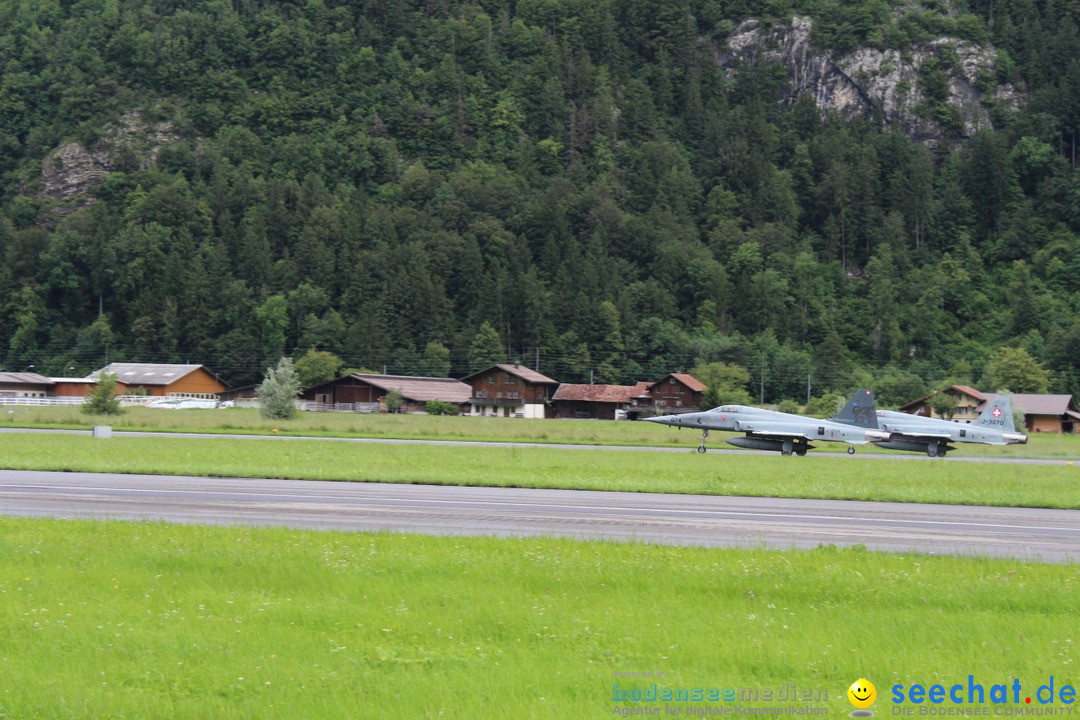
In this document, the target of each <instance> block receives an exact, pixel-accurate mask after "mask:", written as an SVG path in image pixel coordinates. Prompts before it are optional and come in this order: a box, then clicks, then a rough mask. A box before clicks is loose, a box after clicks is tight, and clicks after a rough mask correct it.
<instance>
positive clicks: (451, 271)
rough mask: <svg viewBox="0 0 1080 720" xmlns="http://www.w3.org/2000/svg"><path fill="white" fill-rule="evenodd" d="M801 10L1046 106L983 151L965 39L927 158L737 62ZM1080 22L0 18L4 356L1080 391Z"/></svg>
mask: <svg viewBox="0 0 1080 720" xmlns="http://www.w3.org/2000/svg"><path fill="white" fill-rule="evenodd" d="M795 15H800V16H806V17H809V18H810V19H811V20H812V21H813V35H812V40H813V43H814V46H815V47H816V48H817V49H818V50H819V51H821V52H822V53H828V52H831V53H833V54H834V55H835V54H839V53H845V52H850V51H852V50H853V49H856V48H860V47H871V48H874V47H876V48H887V47H892V48H900V49H903V48H905V47H908V46H909V45H910V44H911V43H914V42H926V41H929V40H932V39H934V38H938V37H949V38H955V39H956V40H957V41H958V42H972V43H979V44H980V45H981V46H984V47H987V48H992V52H993V57H994V62H993V65H992V67H988V68H986V69H985V71H986V74H987V78H986V79H987V82H989V83H997V82H1001V83H1005V82H1008V83H1010V84H1011V86H1012V87H1014V88H1016V90H1017V93H1018V95H1019V96H1020V97H1021V101H1020V102H1019V103H1018V107H1016V108H1003V107H997V108H993V112H991V117H992V118H993V127H992V128H984V129H982V130H979V131H978V132H975V133H971V134H968V133H964V132H963V131H962V127H960V126H958V125H957V123H956V122H950V116H949V107H948V104H947V102H946V98H945V94H944V92H943V91H942V88H943V87H944V83H946V82H947V81H948V79H949V77H950V73H951V72H953V70H954V69H953V68H951V67H950V63H949V59H948V54H947V53H945V54H943V56H942V57H943V59H942V60H941V61H940V62H938V61H936V60H935V62H934V63H933V64H924V65H923V71H922V75H921V76H920V80H919V85H920V89H921V90H922V91H923V92H924V94H925V95H926V96H927V97H928V98H930V99H931V101H932V102H931V103H929V104H927V105H926V107H925V108H924V110H925V112H926V113H928V116H934V117H937V118H938V119H939V120H940V121H941V124H942V127H943V128H944V130H943V135H942V137H941V138H940V139H938V140H936V141H932V142H917V141H915V140H914V139H911V138H909V137H908V136H907V135H905V134H904V133H903V131H902V129H900V128H897V127H895V126H893V125H891V124H889V123H887V122H885V121H884V120H883V119H882V117H880V116H879V115H875V114H874V113H867V114H865V115H863V116H860V117H855V118H840V117H838V116H837V115H835V114H833V113H830V112H828V111H822V110H821V109H820V108H819V107H818V106H817V104H816V103H815V101H814V99H813V98H812V97H809V96H807V95H803V96H802V97H799V98H798V99H794V100H785V99H784V98H785V86H786V84H787V83H788V82H789V78H788V74H787V72H786V71H785V70H784V68H783V67H782V66H781V65H779V64H778V63H776V62H766V61H761V62H743V63H741V64H739V65H738V66H737V67H734V68H732V67H722V66H721V65H720V64H719V63H718V62H717V61H716V58H717V55H718V53H720V52H721V50H722V49H723V48H724V46H725V43H726V40H727V37H728V35H729V34H730V33H731V32H732V30H733V29H734V28H735V27H736V26H737V25H738V24H739V23H740V22H741V21H742V20H745V19H747V18H750V17H757V18H759V19H760V20H761V22H762V23H765V24H766V25H768V24H770V23H778V22H783V21H788V20H790V19H791V18H792V17H793V16H795ZM1078 22H1080V2H1078V1H1077V0H1015V1H1013V2H1000V1H999V2H996V3H995V2H994V1H993V0H956V1H954V2H944V1H941V0H924V1H923V2H906V3H905V2H886V1H885V0H863V1H860V2H843V1H841V0H768V1H765V2H745V1H739V0H663V1H659V0H656V1H651V0H518V1H516V2H515V1H514V0H475V1H473V2H457V1H456V0H429V1H427V2H416V1H406V0H364V1H360V2H358V1H355V0H353V1H350V2H344V1H339V0H307V1H306V2H304V1H300V0H298V1H296V2H284V1H281V2H269V1H265V0H232V1H231V2H225V1H221V0H209V1H205V2H203V1H199V0H159V1H157V2H154V3H146V2H136V1H135V0H82V1H78V2H69V1H67V0H34V1H30V0H0V63H2V64H3V68H2V85H0V258H2V266H0V308H2V313H0V364H2V366H3V369H4V370H14V371H21V370H25V369H28V368H31V367H32V368H33V369H34V370H35V371H37V372H41V373H44V374H50V375H65V376H66V375H73V374H74V375H81V374H83V373H85V372H88V371H90V370H92V369H95V368H98V367H101V366H102V365H103V364H104V363H105V361H106V359H108V360H110V361H115V360H129V361H143V362H152V361H157V362H169V361H185V362H199V363H204V364H206V365H207V366H209V367H210V368H212V369H213V370H215V371H217V372H218V373H220V374H221V375H223V376H224V377H225V378H226V379H227V380H229V381H230V382H232V383H233V384H237V385H241V384H245V383H250V382H254V381H257V380H258V378H260V377H261V376H262V373H263V371H264V369H265V368H266V367H267V366H268V365H269V364H271V363H272V362H274V361H275V360H276V359H277V358H278V357H280V356H282V355H287V354H291V355H293V356H294V357H299V356H300V355H302V354H304V353H305V352H307V351H308V350H309V349H310V348H316V349H321V350H326V351H330V352H332V353H335V354H336V355H337V356H339V357H340V358H342V360H343V362H344V365H345V366H346V367H353V368H361V367H366V368H371V369H375V370H379V371H381V370H383V368H384V367H385V368H386V369H387V370H388V371H389V372H396V373H410V374H411V373H425V374H444V373H449V374H454V375H463V374H465V373H466V372H468V371H470V370H471V369H475V366H476V365H477V364H479V363H483V362H486V361H489V360H504V359H505V360H520V361H522V362H526V363H528V364H529V365H535V364H536V363H537V362H539V369H540V370H541V372H543V373H545V374H548V375H550V376H552V377H553V378H555V379H557V380H560V381H563V382H581V381H588V380H589V379H590V377H591V378H592V379H594V380H595V381H597V382H612V383H632V382H635V381H637V380H649V379H657V378H659V377H661V376H662V375H663V374H664V373H667V372H669V371H675V370H688V369H690V368H692V367H695V366H701V365H704V364H709V363H726V364H728V365H734V366H739V367H740V368H742V369H744V370H745V373H744V372H742V371H740V370H739V369H738V368H734V369H732V368H727V370H728V371H729V372H730V373H734V375H731V377H734V378H735V380H734V384H735V385H738V386H740V387H739V388H738V390H740V391H748V392H751V393H752V394H753V397H754V398H755V399H757V398H758V396H759V393H761V392H763V395H764V398H765V400H766V401H768V402H774V401H780V400H785V399H801V400H802V401H805V400H806V393H807V379H808V378H810V381H811V382H810V384H811V389H812V393H813V394H814V395H822V394H823V393H826V392H831V391H841V390H842V391H845V392H846V391H847V390H848V389H849V388H852V387H855V386H862V385H870V384H873V386H875V387H878V388H879V389H880V390H879V397H881V398H882V399H883V400H884V401H885V402H894V403H895V402H902V401H905V400H908V399H911V398H913V397H915V396H917V395H919V394H921V393H922V392H923V391H924V390H928V389H930V388H932V387H934V386H935V385H936V384H938V383H940V382H942V381H946V380H948V381H954V382H964V383H968V384H974V385H977V386H980V387H982V385H983V384H986V383H993V382H995V381H996V380H997V378H998V376H996V375H994V374H993V373H994V372H995V368H994V367H993V362H994V360H995V358H1000V357H1002V353H1005V354H1007V355H1008V356H1009V357H1010V358H1012V359H1017V358H1019V360H1018V362H1019V364H1020V365H1023V364H1025V363H1027V364H1028V365H1030V366H1031V367H1030V368H1026V369H1027V370H1030V371H1031V373H1033V375H1032V376H1033V377H1034V378H1035V379H1034V381H1033V382H1034V385H1032V386H1031V387H1013V388H1012V389H1013V390H1016V391H1024V390H1029V389H1038V388H1036V387H1035V386H1042V389H1044V390H1045V389H1052V390H1057V391H1061V392H1080V313H1078V310H1080V171H1078V170H1077V167H1076V161H1077V154H1078V148H1077V140H1078V137H1077V136H1078V132H1080V32H1078V27H1077V25H1078ZM1004 348H1009V350H1003V349H1004ZM1021 350H1022V351H1024V352H1020V351H1021ZM1028 356H1030V357H1028ZM715 367H719V366H714V368H715ZM1042 369H1045V370H1046V371H1047V372H1046V373H1045V374H1041V370H1042ZM1040 378H1042V379H1040ZM986 389H990V390H994V389H997V388H993V387H987V388H986Z"/></svg>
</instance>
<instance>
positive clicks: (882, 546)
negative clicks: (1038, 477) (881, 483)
mask: <svg viewBox="0 0 1080 720" xmlns="http://www.w3.org/2000/svg"><path fill="white" fill-rule="evenodd" d="M0 514H5V515H20V516H48V517H59V518H110V519H124V520H136V519H139V520H166V521H169V522H182V523H204V524H224V525H281V526H288V527H296V528H318V529H335V530H389V531H400V532H416V533H429V534H438V535H496V536H530V535H533V536H535V535H542V536H561V537H570V538H577V539H589V540H597V539H606V540H637V541H643V542H650V543H664V544H674V545H703V546H726V547H774V548H812V547H816V546H818V545H822V544H834V545H838V546H846V545H853V544H862V545H865V546H866V547H867V548H868V549H870V550H884V551H895V552H919V553H927V554H934V555H940V554H949V555H951V554H959V555H979V556H996V557H1008V558H1018V559H1024V560H1040V561H1044V562H1077V561H1078V560H1080V511H1074V510H1039V509H1026V508H990V507H972V506H957V505H920V504H904V503H873V502H851V501H833V500H799V499H775V498H746V497H717V496H701V495H661V494H646V493H620V492H591V491H574V490H532V489H518V488H514V489H508V488H478V487H453V486H431V485H392V484H378V483H335V482H319V481H302V480H270V479H235V478H202V477H176V476H161V475H118V474H106V473H56V472H38V471H14V470H0Z"/></svg>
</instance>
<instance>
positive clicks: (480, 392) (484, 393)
mask: <svg viewBox="0 0 1080 720" xmlns="http://www.w3.org/2000/svg"><path fill="white" fill-rule="evenodd" d="M476 397H478V398H486V397H487V390H477V391H476Z"/></svg>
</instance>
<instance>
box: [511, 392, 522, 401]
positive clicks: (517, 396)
mask: <svg viewBox="0 0 1080 720" xmlns="http://www.w3.org/2000/svg"><path fill="white" fill-rule="evenodd" d="M510 397H512V398H514V399H517V398H519V397H521V393H520V392H518V391H517V390H511V391H510Z"/></svg>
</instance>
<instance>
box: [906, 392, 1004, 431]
mask: <svg viewBox="0 0 1080 720" xmlns="http://www.w3.org/2000/svg"><path fill="white" fill-rule="evenodd" d="M940 392H943V393H945V394H946V395H952V396H953V397H955V398H956V403H957V404H956V412H955V413H953V416H952V419H953V420H955V421H956V422H961V423H970V422H971V421H972V420H974V419H975V418H977V417H978V416H979V413H981V412H982V410H980V409H979V408H980V407H981V408H985V407H986V405H987V404H988V403H989V402H990V399H992V398H993V397H995V396H996V393H989V394H987V393H982V392H979V391H978V390H976V389H975V388H973V387H968V386H967V385H950V386H949V387H947V388H945V389H943V390H941V391H940ZM937 394H938V393H937V392H932V393H930V394H929V395H924V396H923V397H921V398H919V399H918V400H912V401H911V402H909V403H906V404H904V405H901V406H900V407H899V408H897V409H898V410H899V411H900V412H906V413H910V414H912V415H922V416H923V417H932V418H937V419H939V420H947V419H949V418H946V417H944V416H942V415H941V414H939V413H935V412H934V409H933V408H932V407H931V406H930V399H931V398H932V397H934V396H935V395H937Z"/></svg>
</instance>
